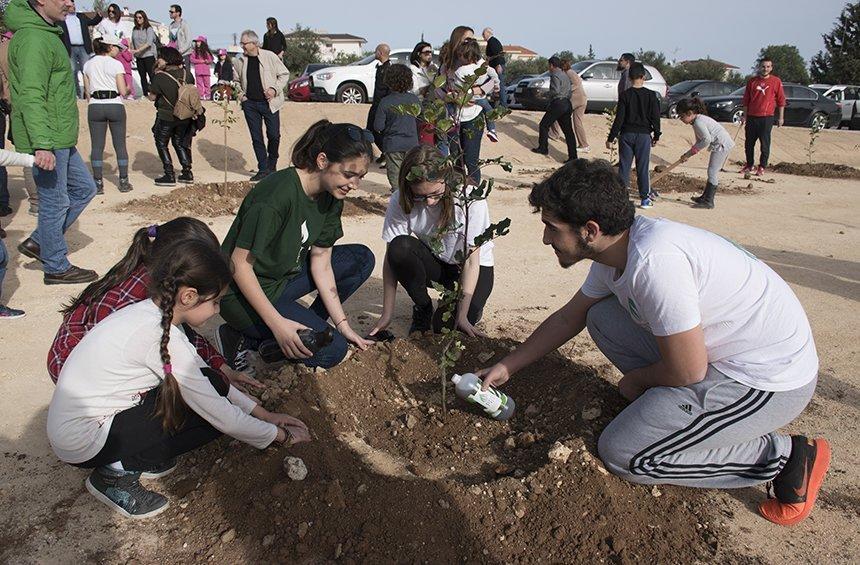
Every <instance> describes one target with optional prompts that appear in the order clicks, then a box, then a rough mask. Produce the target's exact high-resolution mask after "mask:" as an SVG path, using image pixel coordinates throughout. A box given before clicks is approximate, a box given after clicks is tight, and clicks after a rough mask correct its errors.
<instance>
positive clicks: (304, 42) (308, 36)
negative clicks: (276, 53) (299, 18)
mask: <svg viewBox="0 0 860 565" xmlns="http://www.w3.org/2000/svg"><path fill="white" fill-rule="evenodd" d="M284 60H285V61H286V63H287V67H288V68H290V69H295V71H296V72H301V70H302V69H304V68H305V67H306V66H307V65H309V64H311V63H318V62H319V60H320V43H319V36H318V35H317V34H315V33H314V32H313V31H312V30H311V28H309V27H302V24H296V27H294V28H293V30H292V32H291V33H290V35H289V36H288V37H287V48H286V49H285V50H284Z"/></svg>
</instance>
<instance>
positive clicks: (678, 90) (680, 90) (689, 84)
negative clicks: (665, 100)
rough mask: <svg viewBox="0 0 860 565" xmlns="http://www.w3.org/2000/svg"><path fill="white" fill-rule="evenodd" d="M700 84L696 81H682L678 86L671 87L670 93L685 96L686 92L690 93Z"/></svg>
mask: <svg viewBox="0 0 860 565" xmlns="http://www.w3.org/2000/svg"><path fill="white" fill-rule="evenodd" d="M697 84H699V81H695V80H685V81H681V82H679V83H678V84H673V85H672V86H670V87H669V92H671V93H672V94H684V93H685V92H689V91H690V89H692V88H693V87H694V86H696V85H697Z"/></svg>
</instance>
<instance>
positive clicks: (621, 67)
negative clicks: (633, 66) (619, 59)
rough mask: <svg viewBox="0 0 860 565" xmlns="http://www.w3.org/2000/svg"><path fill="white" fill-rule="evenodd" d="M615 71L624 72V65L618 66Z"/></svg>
mask: <svg viewBox="0 0 860 565" xmlns="http://www.w3.org/2000/svg"><path fill="white" fill-rule="evenodd" d="M615 70H616V71H623V70H624V65H618V66H617V67H615Z"/></svg>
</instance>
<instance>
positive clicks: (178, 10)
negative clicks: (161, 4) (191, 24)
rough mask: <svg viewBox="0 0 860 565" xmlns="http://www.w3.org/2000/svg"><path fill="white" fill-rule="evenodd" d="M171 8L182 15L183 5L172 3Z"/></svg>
mask: <svg viewBox="0 0 860 565" xmlns="http://www.w3.org/2000/svg"><path fill="white" fill-rule="evenodd" d="M170 9H171V10H173V11H174V12H176V13H177V14H179V15H180V16H181V15H182V6H180V5H179V4H171V5H170Z"/></svg>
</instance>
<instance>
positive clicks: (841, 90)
mask: <svg viewBox="0 0 860 565" xmlns="http://www.w3.org/2000/svg"><path fill="white" fill-rule="evenodd" d="M809 88H811V89H812V90H814V91H816V92H817V93H818V94H820V95H822V96H826V97H827V98H830V99H831V100H833V101H834V102H836V105H837V106H839V108H840V109H841V110H842V120H841V121H840V123H839V124H838V125H837V126H835V127H837V128H840V127H842V126H846V127H851V116H853V115H856V114H858V113H860V86H855V85H851V84H837V85H835V86H834V85H830V84H810V85H809ZM855 108H856V109H855Z"/></svg>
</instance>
